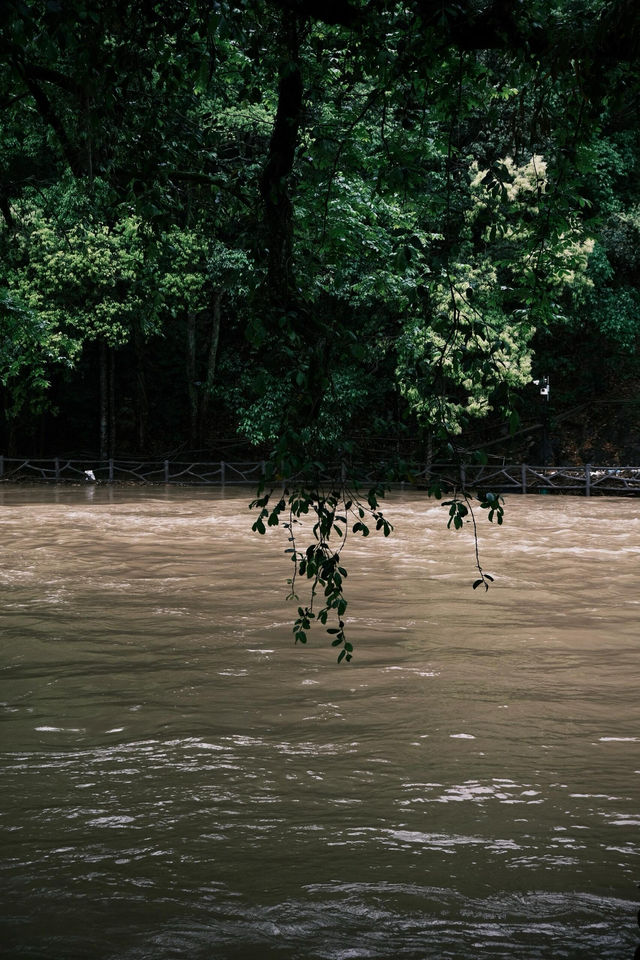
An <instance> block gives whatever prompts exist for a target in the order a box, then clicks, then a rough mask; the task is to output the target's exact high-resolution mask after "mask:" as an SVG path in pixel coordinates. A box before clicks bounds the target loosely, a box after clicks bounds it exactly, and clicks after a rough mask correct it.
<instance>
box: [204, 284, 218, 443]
mask: <svg viewBox="0 0 640 960" xmlns="http://www.w3.org/2000/svg"><path fill="white" fill-rule="evenodd" d="M221 299H222V294H221V293H220V291H218V292H216V293H215V294H214V297H213V306H212V311H211V339H210V341H209V355H208V357H207V372H206V376H205V382H204V389H203V391H202V406H201V409H200V442H201V444H202V443H203V442H204V440H205V438H206V436H207V433H208V421H209V408H210V402H211V391H212V390H213V383H214V379H215V373H216V361H217V358H218V343H219V341H220V303H221Z"/></svg>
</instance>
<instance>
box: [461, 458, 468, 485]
mask: <svg viewBox="0 0 640 960" xmlns="http://www.w3.org/2000/svg"><path fill="white" fill-rule="evenodd" d="M460 484H461V486H462V489H463V490H464V488H465V487H466V485H467V473H466V470H465V468H464V464H463V463H461V464H460Z"/></svg>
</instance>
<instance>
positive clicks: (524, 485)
mask: <svg viewBox="0 0 640 960" xmlns="http://www.w3.org/2000/svg"><path fill="white" fill-rule="evenodd" d="M520 469H521V471H522V492H523V493H526V492H527V465H526V463H523V464H522V467H521V468H520Z"/></svg>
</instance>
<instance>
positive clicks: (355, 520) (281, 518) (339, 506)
mask: <svg viewBox="0 0 640 960" xmlns="http://www.w3.org/2000/svg"><path fill="white" fill-rule="evenodd" d="M383 495H384V489H383V488H380V487H377V488H376V487H372V488H371V489H369V491H368V493H367V494H366V496H361V495H360V493H359V491H352V492H349V491H348V490H345V489H340V490H335V489H334V490H331V491H329V492H323V491H322V490H320V489H319V488H312V489H309V488H307V487H306V486H294V487H292V488H286V487H285V488H284V490H283V491H282V493H281V494H280V495H279V499H278V500H277V502H276V503H275V504H273V499H274V491H273V490H270V491H269V492H267V493H264V494H263V496H261V497H259V498H258V499H256V500H254V501H252V503H251V504H250V507H251V508H252V509H257V510H259V514H258V518H257V520H255V522H254V524H253V527H252V529H253V530H254V531H255V532H256V533H259V534H263V535H264V534H265V533H266V530H267V527H277V526H278V525H279V524H280V523H282V525H283V527H284V529H285V531H286V532H287V535H288V536H287V539H288V542H289V544H290V546H289V547H287V549H286V550H285V553H286V554H288V555H289V556H290V558H291V561H292V562H293V564H294V570H293V574H292V576H291V578H290V579H289V581H288V582H289V585H290V587H291V589H290V593H289V598H288V599H290V600H296V601H299V600H300V597H299V596H298V591H301V590H302V586H301V585H302V584H305V583H306V584H307V586H308V599H307V601H306V604H305V606H299V607H298V616H297V618H296V620H295V622H294V625H293V633H294V637H295V642H296V643H298V642H299V643H306V642H307V633H308V631H309V630H310V629H311V622H312V621H313V620H316V621H317V622H318V623H321V624H323V625H325V626H326V624H327V623H328V622H329V623H330V624H334V623H335V624H336V625H335V626H334V625H331V626H329V627H327V633H328V634H329V635H330V636H331V637H332V640H331V645H332V646H334V647H340V648H341V649H340V652H339V654H338V663H341V662H342V661H343V660H346V661H347V662H349V661H350V660H351V658H352V656H353V644H352V643H351V641H350V640H348V639H347V637H346V634H345V619H344V618H345V614H346V610H347V599H346V597H345V594H344V581H345V580H346V578H347V570H346V568H345V567H344V566H343V561H341V554H342V553H343V551H344V549H345V546H346V543H347V539H348V537H349V535H350V534H352V535H353V534H355V535H358V536H362V537H368V536H369V534H370V533H371V530H372V528H374V529H375V530H376V531H382V533H383V535H384V536H385V537H388V536H389V534H390V533H391V531H392V530H393V527H392V525H391V524H390V523H389V521H388V520H387V518H386V517H385V516H384V514H383V512H382V510H381V508H380V498H381V497H382V496H383ZM302 518H308V519H309V521H310V522H311V524H312V528H311V537H312V539H311V542H310V543H309V545H308V546H307V547H306V548H304V549H303V548H300V546H299V541H300V537H301V536H302V535H303V534H302V531H301V527H302V526H303V519H302ZM265 522H266V526H265ZM307 525H308V524H307ZM318 608H319V609H318Z"/></svg>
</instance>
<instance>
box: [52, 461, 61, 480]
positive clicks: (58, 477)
mask: <svg viewBox="0 0 640 960" xmlns="http://www.w3.org/2000/svg"><path fill="white" fill-rule="evenodd" d="M53 464H54V469H55V475H56V480H59V479H60V457H56V458H55V460H54V461H53Z"/></svg>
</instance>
